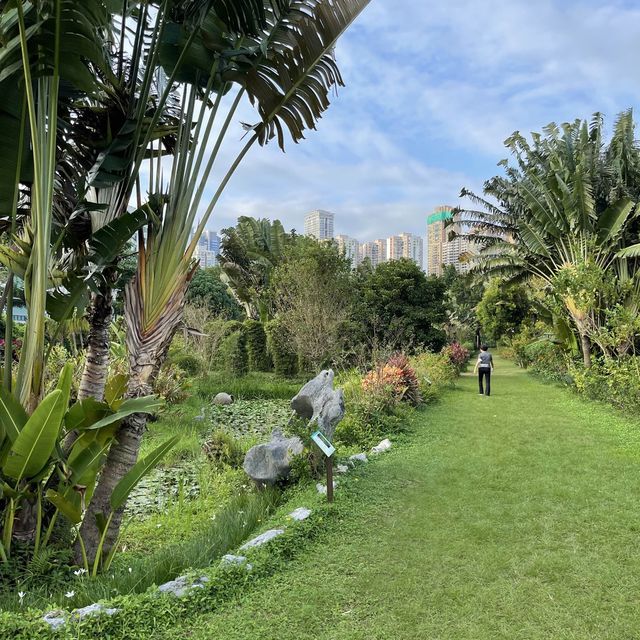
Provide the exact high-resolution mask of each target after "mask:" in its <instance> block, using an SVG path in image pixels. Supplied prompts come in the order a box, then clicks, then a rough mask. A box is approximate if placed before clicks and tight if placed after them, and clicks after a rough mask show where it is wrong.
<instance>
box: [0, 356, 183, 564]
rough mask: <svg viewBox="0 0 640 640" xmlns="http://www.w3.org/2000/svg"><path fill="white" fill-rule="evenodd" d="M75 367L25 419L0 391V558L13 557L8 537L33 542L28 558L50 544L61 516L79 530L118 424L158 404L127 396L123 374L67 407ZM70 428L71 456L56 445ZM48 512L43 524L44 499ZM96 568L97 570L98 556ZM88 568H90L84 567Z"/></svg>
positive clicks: (122, 490)
mask: <svg viewBox="0 0 640 640" xmlns="http://www.w3.org/2000/svg"><path fill="white" fill-rule="evenodd" d="M72 377H73V365H72V364H67V365H66V366H65V367H64V369H63V371H62V374H61V376H60V379H59V381H58V384H57V386H56V388H55V389H54V390H53V391H51V392H50V393H49V394H47V395H46V396H45V398H44V399H43V400H42V402H40V403H39V405H38V407H37V408H36V409H35V411H34V412H33V413H32V414H31V415H30V416H29V415H28V414H27V412H26V411H25V410H24V408H23V407H22V405H21V404H20V402H19V401H18V400H17V399H16V398H15V397H14V396H13V395H12V394H10V393H7V392H6V391H4V390H1V391H0V482H1V485H0V486H1V489H2V490H1V494H0V504H1V505H2V536H1V548H2V558H3V559H4V560H5V561H8V558H9V557H11V548H12V540H13V539H14V538H16V537H21V536H24V537H27V538H28V539H29V540H33V543H34V549H33V552H34V555H35V554H37V553H38V551H39V549H41V548H42V547H43V546H46V544H47V543H48V542H49V540H50V538H51V534H52V532H53V527H54V525H55V523H56V521H57V518H58V517H59V515H60V514H62V516H64V517H65V518H66V519H67V520H68V522H69V523H70V524H71V525H72V526H74V527H77V525H78V524H79V523H80V521H81V519H82V517H83V515H84V512H85V511H86V505H87V504H88V501H89V500H90V499H91V493H92V492H93V488H94V486H95V481H96V477H97V475H98V473H99V472H100V470H101V468H102V465H103V463H104V460H105V458H106V453H107V451H108V449H109V446H110V444H111V442H112V440H113V438H114V436H115V433H116V432H117V430H118V428H119V426H120V423H121V422H122V420H124V419H125V418H127V417H129V416H130V415H132V414H133V413H140V412H142V413H151V412H154V411H157V410H158V409H159V408H160V407H161V404H162V403H161V402H160V401H159V400H158V399H157V398H155V397H154V396H149V397H140V398H135V399H126V398H124V397H123V392H124V390H125V389H126V376H122V375H119V376H116V377H114V378H113V379H111V380H110V381H109V384H108V385H107V393H106V394H105V401H104V402H98V401H96V400H93V399H92V398H88V399H85V400H78V401H76V402H74V403H73V404H71V405H70V406H69V399H70V395H71V384H72ZM72 430H73V431H76V432H77V433H79V437H78V438H77V439H76V441H75V444H74V446H73V448H72V449H71V451H70V453H69V454H68V455H66V456H65V454H64V451H63V449H62V447H61V446H60V444H61V442H62V439H63V438H64V436H65V434H66V433H67V432H69V431H72ZM175 442H176V439H175V438H173V439H171V440H170V441H168V442H166V443H163V445H161V448H159V449H158V450H157V451H155V452H154V454H153V457H150V458H148V459H147V458H145V461H146V462H145V464H143V465H140V466H138V467H136V471H133V470H132V472H131V473H130V474H128V475H127V480H126V482H124V481H123V483H122V485H120V486H119V487H118V491H117V492H115V493H114V494H113V496H112V501H113V503H114V504H115V505H118V506H119V504H120V502H121V501H122V500H123V499H124V498H126V496H127V495H128V494H129V492H130V491H131V489H133V487H135V485H136V484H137V483H138V482H139V481H140V479H141V478H142V477H143V476H144V475H145V474H146V473H148V471H149V470H150V469H151V468H153V466H154V465H155V464H156V463H157V462H158V461H159V460H160V458H161V454H162V455H164V453H166V451H168V450H169V449H170V448H171V447H172V446H173V445H174V444H175ZM52 477H57V478H58V480H59V482H58V483H57V487H56V489H55V490H53V489H50V488H47V487H48V486H50V484H51V482H50V481H51V479H52ZM45 500H46V501H48V502H49V503H51V504H52V505H53V508H54V511H53V513H52V515H51V518H50V519H49V522H48V525H47V526H46V529H45V530H43V529H44V526H43V513H44V510H43V501H45ZM32 511H35V515H36V517H35V519H34V521H35V530H34V531H33V532H32V531H30V530H25V526H27V525H28V524H29V523H30V519H28V518H25V517H24V516H23V514H27V513H31V512H32ZM98 560H99V561H98V563H97V564H95V566H94V573H95V572H96V571H97V570H98V567H99V565H100V562H101V558H99V559H98ZM87 568H88V567H87Z"/></svg>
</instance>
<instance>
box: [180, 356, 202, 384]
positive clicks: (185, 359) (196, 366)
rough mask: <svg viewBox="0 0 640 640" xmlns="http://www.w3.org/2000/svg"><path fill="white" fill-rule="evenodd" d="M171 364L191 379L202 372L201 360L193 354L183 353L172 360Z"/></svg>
mask: <svg viewBox="0 0 640 640" xmlns="http://www.w3.org/2000/svg"><path fill="white" fill-rule="evenodd" d="M173 364H174V365H175V366H176V367H178V369H181V370H182V371H184V372H185V373H186V374H187V375H189V376H191V377H192V378H193V377H195V376H197V375H198V374H199V373H200V372H201V371H202V360H200V358H198V356H194V355H193V354H189V353H184V354H182V355H179V356H177V357H176V358H174V359H173Z"/></svg>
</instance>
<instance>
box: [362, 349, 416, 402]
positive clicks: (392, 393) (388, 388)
mask: <svg viewBox="0 0 640 640" xmlns="http://www.w3.org/2000/svg"><path fill="white" fill-rule="evenodd" d="M362 389H363V390H364V391H365V392H367V393H370V394H372V395H374V396H381V397H385V396H387V397H388V398H389V400H390V404H393V403H395V402H400V401H404V402H408V403H409V404H412V405H414V406H417V405H419V404H420V403H421V402H422V396H421V395H420V383H419V382H418V377H417V376H416V372H415V371H414V369H413V367H412V366H411V365H410V364H409V359H408V358H407V356H405V355H404V354H402V353H397V354H395V355H394V356H391V358H389V360H388V361H387V362H386V363H385V364H383V365H380V366H378V367H376V368H375V369H373V370H372V371H369V373H368V374H367V375H366V376H365V377H364V379H363V380H362Z"/></svg>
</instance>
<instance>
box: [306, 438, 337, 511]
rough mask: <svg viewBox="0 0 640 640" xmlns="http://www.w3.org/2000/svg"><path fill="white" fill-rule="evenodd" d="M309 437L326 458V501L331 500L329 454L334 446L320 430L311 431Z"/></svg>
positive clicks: (331, 485) (331, 487) (331, 463)
mask: <svg viewBox="0 0 640 640" xmlns="http://www.w3.org/2000/svg"><path fill="white" fill-rule="evenodd" d="M311 439H312V440H313V441H314V442H315V443H316V445H318V448H319V449H320V451H322V453H324V455H325V456H326V458H327V460H326V463H327V502H333V460H332V458H331V456H332V455H333V454H334V453H335V450H336V448H335V447H334V446H333V445H332V444H331V442H329V440H328V439H327V437H326V436H325V435H324V433H322V432H321V431H316V432H314V433H312V434H311Z"/></svg>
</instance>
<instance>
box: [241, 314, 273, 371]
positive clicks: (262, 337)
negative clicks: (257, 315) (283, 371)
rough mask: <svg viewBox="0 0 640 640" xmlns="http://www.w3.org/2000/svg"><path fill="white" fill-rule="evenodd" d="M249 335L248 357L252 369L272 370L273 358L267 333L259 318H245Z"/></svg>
mask: <svg viewBox="0 0 640 640" xmlns="http://www.w3.org/2000/svg"><path fill="white" fill-rule="evenodd" d="M244 329H245V334H246V336H247V357H248V361H249V369H250V370H251V371H271V369H272V365H271V358H270V357H269V353H268V351H267V334H266V333H265V330H264V326H263V325H262V323H261V322H258V321H257V320H245V322H244Z"/></svg>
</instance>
